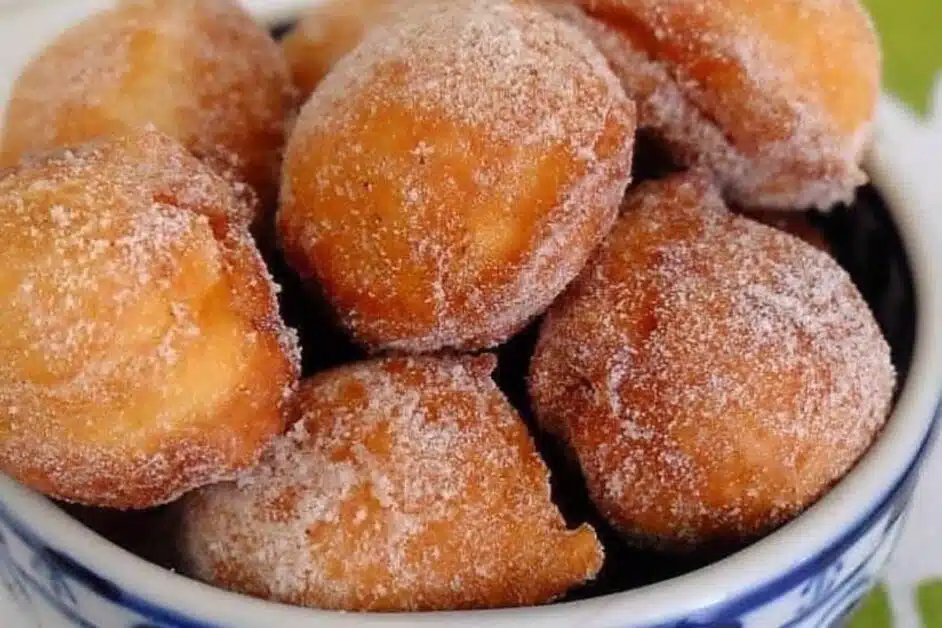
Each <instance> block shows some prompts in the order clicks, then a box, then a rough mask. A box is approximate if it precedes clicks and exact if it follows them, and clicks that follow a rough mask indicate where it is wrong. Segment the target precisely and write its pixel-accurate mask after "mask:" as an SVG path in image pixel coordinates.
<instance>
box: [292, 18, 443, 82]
mask: <svg viewBox="0 0 942 628" xmlns="http://www.w3.org/2000/svg"><path fill="white" fill-rule="evenodd" d="M420 1H429V0H327V1H326V2H322V3H320V4H318V5H316V6H314V7H311V8H310V9H308V10H307V11H305V13H304V14H303V16H302V17H301V19H300V21H298V24H297V25H296V26H295V27H294V29H293V30H292V31H291V32H290V33H288V35H287V36H286V37H285V39H284V41H283V42H282V48H283V50H284V51H285V57H286V58H287V59H288V67H289V68H291V76H292V78H293V80H294V86H295V87H296V88H297V90H298V95H299V97H300V98H301V99H302V100H306V99H307V98H308V96H310V95H311V92H313V91H314V88H315V87H317V85H318V83H320V82H321V79H323V78H324V77H325V76H326V75H327V73H328V72H329V71H330V69H331V68H332V67H334V65H335V64H336V63H337V62H338V61H340V59H342V58H343V57H344V56H345V55H346V54H347V53H349V52H350V51H351V50H353V49H354V48H356V46H357V44H359V43H360V41H361V40H362V39H363V36H364V35H365V34H366V33H367V31H369V29H370V28H372V27H374V26H376V25H377V24H379V23H380V22H382V21H383V20H384V19H388V18H390V17H391V16H393V15H395V13H396V12H397V11H399V10H401V9H402V8H405V7H406V6H408V3H410V2H420Z"/></svg>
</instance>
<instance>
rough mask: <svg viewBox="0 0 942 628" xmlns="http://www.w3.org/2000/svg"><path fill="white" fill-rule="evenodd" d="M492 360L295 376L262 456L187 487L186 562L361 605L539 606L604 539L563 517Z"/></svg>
mask: <svg viewBox="0 0 942 628" xmlns="http://www.w3.org/2000/svg"><path fill="white" fill-rule="evenodd" d="M495 363H496V360H494V358H493V357H492V356H482V357H475V358H394V359H385V360H377V361H372V362H365V363H361V364H353V365H348V366H344V367H340V368H337V369H334V370H332V371H329V372H326V373H322V374H320V375H318V376H316V377H314V378H313V379H310V380H308V381H306V382H305V383H303V384H302V387H301V392H300V394H299V396H298V408H299V416H300V419H299V421H298V423H296V425H295V427H294V428H293V429H292V430H291V432H290V433H289V436H288V437H287V438H285V439H284V440H283V441H281V442H279V444H278V445H277V446H276V447H274V448H273V450H272V453H271V455H270V456H269V457H268V458H267V460H266V461H265V462H264V463H263V464H262V465H261V466H260V467H259V468H258V469H256V470H255V471H253V472H252V473H251V474H250V475H248V476H246V477H245V478H243V479H242V480H241V481H240V484H238V485H237V484H222V485H217V486H213V487H208V488H205V489H202V490H201V491H198V492H196V493H193V494H192V495H190V496H188V497H187V498H186V499H185V500H184V502H183V508H184V514H183V527H182V543H181V546H182V548H183V553H184V555H185V562H186V564H187V566H188V570H189V571H190V573H191V574H193V575H195V576H196V577H199V578H201V579H203V580H206V581H208V582H211V583H214V584H217V585H219V586H223V587H226V588H230V589H234V590H236V591H241V592H245V593H249V594H251V595H256V596H259V597H262V598H266V599H272V600H278V601H283V602H288V603H292V604H300V605H306V606H315V607H322V608H331V609H346V610H361V611H362V610H374V611H379V610H381V611H393V610H414V611H415V610H441V609H466V608H486V607H502V606H515V605H526V604H537V603H542V602H546V601H548V600H551V599H553V598H555V597H557V596H559V595H561V594H563V593H564V592H565V591H566V590H567V589H569V588H570V587H572V586H575V585H578V584H580V583H582V582H584V581H585V580H587V579H591V578H592V577H594V575H595V574H596V573H597V572H598V570H599V569H600V567H601V564H602V558H603V555H602V548H601V546H600V544H599V542H598V540H597V539H596V537H595V533H594V531H593V530H592V528H590V527H589V526H587V525H583V526H581V527H580V528H579V529H577V530H567V529H566V526H565V523H564V522H563V519H562V517H561V516H560V514H559V511H558V510H557V509H556V507H555V505H554V504H553V503H552V501H550V489H549V478H548V471H547V468H546V465H545V464H544V463H543V461H542V460H541V459H540V456H539V454H538V453H537V451H536V449H535V447H534V445H533V442H532V440H531V439H530V436H529V434H528V432H527V429H526V427H525V426H524V424H523V422H522V421H521V420H520V418H519V417H518V416H517V413H516V412H515V411H514V409H513V408H512V407H511V406H510V404H509V403H508V402H507V400H506V399H505V398H504V397H503V395H502V394H501V393H500V391H499V390H498V389H497V387H496V386H495V385H494V383H493V382H492V381H491V379H490V377H489V375H490V372H491V371H492V370H493V368H494V365H495Z"/></svg>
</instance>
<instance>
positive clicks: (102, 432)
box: [0, 130, 299, 507]
mask: <svg viewBox="0 0 942 628" xmlns="http://www.w3.org/2000/svg"><path fill="white" fill-rule="evenodd" d="M247 221H248V217H247V212H246V211H245V208H244V206H242V205H240V201H239V198H238V196H237V194H236V193H235V192H234V191H233V190H232V188H231V186H230V185H229V184H228V183H227V182H226V181H225V180H224V179H222V178H220V177H219V176H217V175H215V174H214V173H213V172H211V171H210V170H209V169H208V168H206V167H205V166H203V165H202V164H200V163H199V162H198V161H197V160H195V159H194V158H193V157H192V156H190V155H189V154H187V153H186V151H185V150H183V149H182V147H180V146H179V145H177V144H176V142H174V141H173V140H171V139H170V138H168V137H166V136H164V135H161V134H159V133H157V132H155V131H153V130H144V131H142V132H140V133H134V134H131V135H129V136H126V137H122V138H118V139H115V140H109V141H102V142H98V143H94V144H89V145H86V146H83V147H81V148H78V149H72V150H63V151H60V152H58V153H55V154H52V155H45V156H38V157H36V158H31V159H29V160H26V161H24V162H23V163H22V164H20V165H19V166H17V167H15V168H12V169H9V170H7V171H5V173H3V174H0V229H2V230H3V232H4V233H5V234H7V235H8V237H10V239H11V241H10V243H9V245H8V246H5V247H4V249H3V253H2V260H3V263H2V268H0V294H2V295H3V302H4V303H6V304H7V305H6V306H5V309H4V312H3V315H2V316H0V330H2V334H0V335H2V336H3V338H2V339H0V461H2V464H3V468H4V470H5V471H7V472H9V473H11V474H12V475H14V476H15V477H17V478H19V479H20V480H22V481H23V482H25V483H26V484H28V485H30V486H32V487H34V488H37V489H39V490H42V491H44V492H47V493H49V494H52V495H54V496H56V497H59V498H62V499H66V500H73V501H80V502H84V503H91V504H97V505H108V506H116V507H144V506H150V505H154V504H157V503H161V502H164V501H169V500H171V499H174V498H175V497H177V496H178V495H179V494H180V493H182V492H183V491H184V490H187V489H190V488H192V487H194V486H198V485H201V484H203V483H206V482H209V481H216V480H219V479H222V478H225V477H231V475H232V473H233V472H234V470H235V469H239V468H242V467H243V466H245V465H246V464H249V463H251V462H252V461H254V459H255V458H256V457H257V455H258V453H259V452H260V450H261V448H262V446H263V445H264V444H265V443H266V442H267V440H268V438H270V437H271V436H272V435H273V434H275V433H277V432H279V431H280V429H281V427H282V425H283V418H282V412H281V404H282V403H283V398H282V396H283V389H284V388H286V387H288V388H290V386H291V384H292V383H293V382H294V381H295V380H296V378H297V374H298V370H299V365H298V363H297V361H296V360H297V355H296V352H297V348H296V347H297V345H296V341H293V340H292V339H291V335H290V332H288V331H286V330H285V329H284V325H283V323H282V322H281V321H280V318H279V317H278V314H277V303H276V302H275V296H274V287H273V285H272V283H271V281H270V277H269V276H268V274H267V271H266V270H265V267H264V264H263V263H262V262H261V259H260V257H259V256H258V252H257V250H256V249H255V245H254V243H253V242H252V240H251V236H250V235H249V234H248V231H247ZM243 334H244V335H243ZM202 360H208V361H210V363H212V364H213V368H214V369H216V372H215V373H214V374H212V375H208V374H204V373H202V372H201V373H200V374H199V377H200V378H201V380H200V381H197V380H196V379H195V375H196V373H195V371H194V367H195V368H196V369H198V370H202V369H203V368H205V366H203V367H199V366H198V365H199V364H200V363H201V361H202ZM263 363H265V364H267V366H265V367H264V368H265V369H269V371H268V372H266V373H265V374H264V375H263V376H262V378H261V379H258V380H256V381H254V382H253V386H254V387H255V390H253V396H254V397H255V398H254V399H253V400H251V401H248V402H245V405H244V407H243V408H241V409H240V410H239V411H234V410H232V409H230V408H228V406H229V404H232V403H236V402H240V403H242V401H241V400H240V398H241V397H242V396H243V393H242V392H240V391H241V390H243V389H244V388H245V386H246V384H247V383H248V382H249V381H251V380H253V379H254V378H257V377H258V373H256V371H257V370H259V369H261V368H263V367H262V364H263ZM269 386H270V387H271V393H269V392H268V391H267V390H268V387H269ZM272 399H274V401H273V400H272ZM220 408H222V412H223V414H224V415H226V417H227V420H226V421H222V422H219V423H218V425H216V426H213V425H212V423H213V421H212V417H213V416H214V415H215V413H216V412H219V411H220ZM245 412H256V413H257V417H255V418H256V419H257V423H256V426H255V427H251V428H246V429H245V431H244V432H241V433H240V431H239V430H240V429H242V428H240V426H239V422H240V421H242V420H243V419H244V418H245V417H244V415H243V413H245ZM227 421H231V423H228V428H229V429H226V428H225V426H226V425H227ZM207 423H208V425H207ZM253 450H254V451H253Z"/></svg>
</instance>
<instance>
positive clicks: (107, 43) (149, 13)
mask: <svg viewBox="0 0 942 628" xmlns="http://www.w3.org/2000/svg"><path fill="white" fill-rule="evenodd" d="M294 106H295V98H294V91H293V88H292V87H291V82H290V75H289V72H288V68H287V63H286V61H285V59H284V56H283V54H282V52H281V49H280V48H279V46H278V44H276V43H275V42H274V41H273V40H272V39H271V37H270V36H269V35H268V33H267V32H266V31H265V30H264V29H263V28H262V27H261V26H260V25H258V24H256V23H255V21H254V20H253V19H252V18H251V17H250V16H249V15H248V14H247V13H246V12H245V11H244V10H243V9H242V8H241V7H240V6H239V3H238V2H236V1H235V0H122V1H120V2H118V5H117V7H115V8H113V9H111V10H108V11H104V12H102V13H99V14H97V15H93V16H91V17H90V18H88V19H87V20H85V21H84V22H82V23H80V24H77V25H75V26H73V27H72V28H70V29H68V30H67V31H66V32H64V33H63V34H62V35H60V36H59V37H58V38H57V39H56V40H54V41H53V42H52V43H51V44H50V45H49V46H48V47H47V48H46V49H45V50H44V51H43V52H42V53H41V54H40V55H39V56H37V57H36V58H35V59H33V60H32V61H31V62H30V64H29V65H28V66H27V67H26V69H25V70H24V71H23V74H22V75H21V76H20V77H19V79H18V80H17V81H16V84H15V85H14V87H13V92H12V96H11V101H10V105H9V108H8V110H7V116H6V122H5V124H4V137H3V143H2V153H3V157H2V159H3V161H5V162H6V163H7V164H10V163H13V162H15V161H16V160H17V159H18V158H19V157H20V156H22V155H23V154H25V153H29V152H36V151H42V150H47V149H50V148H57V147H62V146H71V145H74V144H78V143H81V142H84V141H87V140H89V139H92V138H94V137H97V136H113V135H120V134H123V133H125V132H127V130H128V129H130V128H136V127H140V126H142V125H143V124H145V123H152V124H154V125H156V126H157V127H158V128H159V129H160V130H162V131H164V132H165V133H167V134H169V135H171V136H173V137H175V138H177V139H178V140H180V141H181V142H182V143H183V144H184V145H185V146H186V147H187V148H188V149H189V150H191V151H192V152H193V153H194V154H195V155H197V156H198V157H200V158H203V159H205V160H207V161H209V162H210V163H211V164H212V165H213V166H214V167H216V168H217V169H218V170H220V171H222V172H225V173H227V174H231V175H232V176H234V177H235V178H237V179H238V180H240V181H242V182H245V183H248V184H250V185H251V186H253V188H254V189H255V191H257V192H258V194H259V195H260V196H261V197H262V199H263V200H274V197H275V196H276V193H277V187H278V184H277V179H278V175H279V168H280V153H281V149H282V146H283V144H284V140H285V137H284V135H285V121H286V118H287V117H288V115H289V112H290V111H291V109H292V108H293V107H294Z"/></svg>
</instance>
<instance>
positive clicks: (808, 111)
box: [557, 0, 880, 209]
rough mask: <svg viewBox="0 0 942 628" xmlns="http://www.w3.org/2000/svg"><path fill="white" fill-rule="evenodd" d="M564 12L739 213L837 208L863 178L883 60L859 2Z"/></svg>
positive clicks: (774, 1) (628, 1)
mask: <svg viewBox="0 0 942 628" xmlns="http://www.w3.org/2000/svg"><path fill="white" fill-rule="evenodd" d="M575 3H576V4H581V5H583V6H584V7H585V8H586V10H587V11H588V12H589V14H590V15H591V17H587V16H586V15H585V14H584V13H581V11H579V10H578V9H576V8H575V7H573V6H568V7H567V6H560V5H557V12H560V13H565V14H568V17H569V18H570V19H571V20H572V21H573V22H575V23H578V24H580V25H581V26H582V27H583V30H584V31H585V32H586V33H588V34H589V35H590V36H591V37H592V39H593V40H594V41H595V42H596V44H597V45H598V46H599V48H600V50H602V52H603V53H604V54H605V55H606V56H607V57H608V59H609V61H610V62H611V64H612V66H613V68H614V69H615V72H616V74H618V75H619V77H620V78H621V80H622V83H623V84H624V86H625V89H626V91H627V92H628V95H629V96H630V97H632V98H633V99H635V101H636V102H637V104H638V120H639V127H641V128H643V129H650V130H653V131H656V132H657V133H658V134H660V135H661V136H662V137H663V138H664V139H665V140H666V141H667V142H668V144H670V145H671V146H672V148H673V152H674V156H675V158H676V159H677V160H678V161H679V162H680V163H681V164H683V165H693V164H702V165H705V166H707V167H709V168H711V169H712V171H713V173H714V175H715V176H716V177H717V179H718V181H719V183H720V185H721V187H722V189H723V192H724V193H725V194H726V195H727V197H728V198H729V199H730V200H731V201H733V202H734V203H736V204H740V205H744V206H752V207H765V208H771V209H803V208H807V207H817V208H822V209H825V208H828V207H830V206H831V205H833V204H835V203H837V202H839V201H849V200H850V199H851V197H852V192H853V190H854V188H855V187H856V186H858V185H860V184H862V183H864V182H865V181H866V177H865V175H864V173H863V172H862V171H861V170H860V165H859V164H860V161H861V157H862V152H863V150H864V148H865V146H866V144H867V142H868V140H869V137H870V128H871V123H872V121H873V118H874V115H875V110H876V104H877V99H878V96H879V87H880V50H879V45H878V42H877V38H876V35H875V33H874V30H873V27H872V24H871V22H870V19H869V17H868V15H867V14H866V11H865V10H864V9H863V8H862V7H861V6H860V4H859V2H858V0H824V1H821V0H709V1H707V2H704V0H676V1H672V2H664V1H663V0H575Z"/></svg>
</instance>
